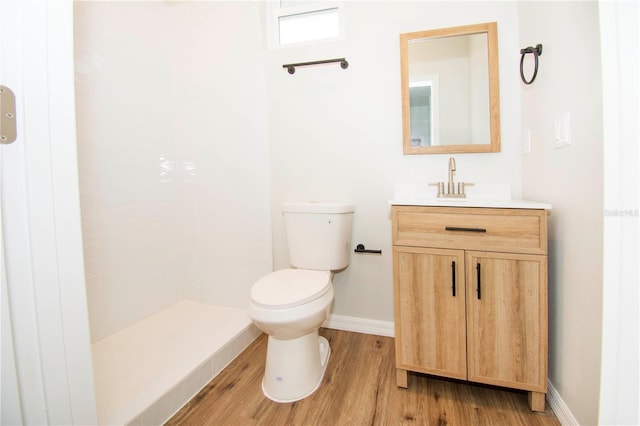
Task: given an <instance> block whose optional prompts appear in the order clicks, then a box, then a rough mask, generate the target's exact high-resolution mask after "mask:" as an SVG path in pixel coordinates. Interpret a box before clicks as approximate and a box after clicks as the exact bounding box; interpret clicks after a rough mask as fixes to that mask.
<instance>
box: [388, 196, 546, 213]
mask: <svg viewBox="0 0 640 426" xmlns="http://www.w3.org/2000/svg"><path fill="white" fill-rule="evenodd" d="M389 204H391V205H392V206H429V207H487V208H489V207H490V208H498V209H544V210H551V204H548V203H541V202H538V201H527V200H483V199H473V198H434V197H410V196H408V197H407V196H401V197H394V198H393V199H391V200H389Z"/></svg>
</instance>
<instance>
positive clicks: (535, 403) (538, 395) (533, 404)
mask: <svg viewBox="0 0 640 426" xmlns="http://www.w3.org/2000/svg"><path fill="white" fill-rule="evenodd" d="M546 395H547V394H545V393H542V392H529V408H531V411H544V399H545V396H546Z"/></svg>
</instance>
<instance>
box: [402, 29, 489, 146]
mask: <svg viewBox="0 0 640 426" xmlns="http://www.w3.org/2000/svg"><path fill="white" fill-rule="evenodd" d="M400 55H401V64H400V65H401V71H402V121H403V148H404V153H405V154H439V153H465V152H499V151H500V95H499V78H498V35H497V24H496V23H495V22H491V23H486V24H476V25H466V26H463V27H453V28H443V29H437V30H429V31H419V32H413V33H406V34H401V35H400Z"/></svg>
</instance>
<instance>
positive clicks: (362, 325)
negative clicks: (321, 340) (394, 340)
mask: <svg viewBox="0 0 640 426" xmlns="http://www.w3.org/2000/svg"><path fill="white" fill-rule="evenodd" d="M322 326H323V327H326V328H333V329H335V330H343V331H354V332H356V333H366V334H375V335H378V336H387V337H394V336H395V332H394V325H393V321H379V320H373V319H367V318H359V317H348V316H345V315H333V314H332V315H329V318H328V319H327V320H326V321H325V322H324V324H322Z"/></svg>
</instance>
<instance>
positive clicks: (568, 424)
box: [547, 380, 579, 426]
mask: <svg viewBox="0 0 640 426" xmlns="http://www.w3.org/2000/svg"><path fill="white" fill-rule="evenodd" d="M547 402H548V403H549V407H551V409H552V410H553V413H554V414H555V415H556V417H557V418H558V421H559V422H560V424H561V425H562V426H574V425H579V423H578V420H576V418H575V417H574V416H573V413H572V412H571V410H569V407H567V404H565V403H564V400H563V399H562V397H561V396H560V394H559V393H558V391H557V390H556V388H555V387H553V385H552V384H551V382H550V381H548V380H547Z"/></svg>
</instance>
